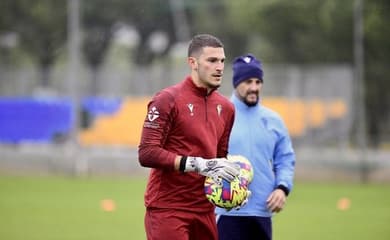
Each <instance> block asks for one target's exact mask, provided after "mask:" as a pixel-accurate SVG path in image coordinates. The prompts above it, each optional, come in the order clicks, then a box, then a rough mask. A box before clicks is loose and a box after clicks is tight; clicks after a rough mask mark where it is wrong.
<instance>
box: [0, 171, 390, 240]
mask: <svg viewBox="0 0 390 240" xmlns="http://www.w3.org/2000/svg"><path fill="white" fill-rule="evenodd" d="M145 183H146V180H145V178H142V177H139V178H70V177H69V178H67V177H12V176H0V239H2V240H76V239H80V240H87V239H88V240H89V239H93V240H100V239H101V240H103V239H104V240H106V239H110V240H116V239H118V240H119V239H132V240H133V239H135V240H137V239H145V234H144V229H143V215H144V206H143V192H144V188H145ZM343 197H345V198H348V199H349V201H350V205H349V206H348V201H346V204H345V205H344V207H345V208H347V209H346V210H340V209H338V208H337V203H338V200H339V199H340V198H343ZM102 200H112V201H111V202H110V201H108V203H109V204H108V205H107V206H106V207H108V208H107V209H108V210H110V207H111V209H113V210H112V211H104V210H103V209H102V206H101V204H102ZM110 203H111V205H110ZM112 203H114V204H115V205H114V206H113V204H112ZM389 224H390V186H389V185H357V184H344V183H340V184H326V183H300V182H299V183H296V186H295V189H294V191H293V193H292V194H291V196H290V197H289V200H288V203H287V206H286V208H285V210H284V211H283V212H281V213H280V214H278V215H276V216H275V217H274V240H284V239H289V240H298V239H299V240H306V239H308V240H310V239H316V240H338V239H340V240H341V239H343V240H346V239H351V240H359V239H362V240H363V239H375V240H388V239H390V227H389V226H388V225H389Z"/></svg>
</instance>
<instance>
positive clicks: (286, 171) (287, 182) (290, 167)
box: [273, 120, 295, 191]
mask: <svg viewBox="0 0 390 240" xmlns="http://www.w3.org/2000/svg"><path fill="white" fill-rule="evenodd" d="M279 127H280V131H279V133H278V134H279V138H278V141H277V143H276V146H275V151H274V156H273V158H274V171H275V176H276V186H279V185H282V186H284V187H286V188H287V189H288V191H291V190H292V187H293V179H294V171H295V153H294V149H293V146H292V143H291V139H290V136H289V134H288V130H287V128H286V127H285V125H284V123H283V121H282V120H280V122H279Z"/></svg>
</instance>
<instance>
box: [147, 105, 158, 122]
mask: <svg viewBox="0 0 390 240" xmlns="http://www.w3.org/2000/svg"><path fill="white" fill-rule="evenodd" d="M159 116H160V113H159V111H157V108H156V107H152V109H150V110H149V112H148V119H149V121H151V122H153V121H154V120H156V119H157V118H158V117H159Z"/></svg>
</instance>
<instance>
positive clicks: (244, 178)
mask: <svg viewBox="0 0 390 240" xmlns="http://www.w3.org/2000/svg"><path fill="white" fill-rule="evenodd" d="M227 159H228V160H230V161H232V162H235V163H237V164H238V165H240V175H239V178H240V180H241V183H242V184H245V185H249V183H250V182H252V179H253V168H252V164H251V162H250V161H249V160H248V159H247V158H246V157H244V156H242V155H228V156H227Z"/></svg>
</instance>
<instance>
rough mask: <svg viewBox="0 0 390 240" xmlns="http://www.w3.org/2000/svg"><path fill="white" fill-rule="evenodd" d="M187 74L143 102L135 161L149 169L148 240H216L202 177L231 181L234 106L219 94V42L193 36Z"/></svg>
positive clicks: (221, 55) (221, 58) (236, 170)
mask: <svg viewBox="0 0 390 240" xmlns="http://www.w3.org/2000/svg"><path fill="white" fill-rule="evenodd" d="M187 62H188V64H189V66H190V68H191V74H190V75H189V76H187V77H186V78H185V79H184V80H183V81H181V82H180V83H178V84H176V85H174V86H171V87H167V88H165V89H163V90H161V91H160V92H159V93H157V94H156V95H155V96H154V97H153V99H152V100H151V101H150V102H149V104H148V110H147V111H148V112H147V116H146V118H145V121H144V125H143V130H142V136H141V143H140V145H139V149H138V155H139V162H140V164H141V165H142V166H143V167H148V168H151V171H150V175H149V180H148V184H147V187H146V192H145V206H146V214H145V230H146V236H147V239H149V240H153V239H158V240H161V239H169V240H176V239H177V240H181V239H199V240H217V239H218V236H217V233H218V231H217V226H216V222H215V215H214V205H212V204H211V203H210V202H209V201H208V200H207V199H206V196H205V194H204V181H205V176H209V177H212V178H213V179H214V180H218V181H220V179H221V178H224V179H226V180H228V181H231V180H233V179H234V178H235V177H236V176H237V175H238V174H239V166H237V165H236V164H234V163H232V162H228V161H227V160H226V159H225V157H226V155H227V147H228V140H229V135H230V132H231V128H232V125H233V120H234V107H233V104H232V103H231V102H230V101H229V100H228V99H227V98H225V97H224V96H222V95H221V94H220V93H218V91H217V88H218V87H219V86H220V85H221V82H222V75H223V70H224V62H225V53H224V48H223V44H222V43H221V41H220V40H219V39H217V38H216V37H214V36H211V35H208V34H200V35H196V36H195V37H194V38H193V39H192V41H191V42H190V45H189V47H188V58H187Z"/></svg>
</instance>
